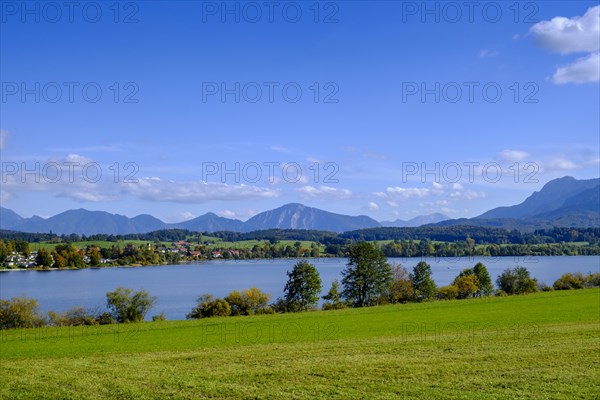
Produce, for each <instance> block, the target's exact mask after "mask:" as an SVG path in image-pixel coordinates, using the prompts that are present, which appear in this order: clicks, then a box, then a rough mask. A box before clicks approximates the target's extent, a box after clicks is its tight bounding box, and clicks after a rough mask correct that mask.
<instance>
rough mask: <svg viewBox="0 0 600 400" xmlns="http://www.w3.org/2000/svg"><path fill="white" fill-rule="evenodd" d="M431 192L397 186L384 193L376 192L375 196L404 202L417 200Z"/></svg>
mask: <svg viewBox="0 0 600 400" xmlns="http://www.w3.org/2000/svg"><path fill="white" fill-rule="evenodd" d="M430 192H431V190H430V189H427V188H403V187H399V186H395V187H388V188H387V189H385V192H376V193H375V195H376V196H378V197H381V198H384V199H386V198H394V199H400V200H406V199H410V198H419V197H425V196H427V195H429V194H430ZM392 201H395V200H392Z"/></svg>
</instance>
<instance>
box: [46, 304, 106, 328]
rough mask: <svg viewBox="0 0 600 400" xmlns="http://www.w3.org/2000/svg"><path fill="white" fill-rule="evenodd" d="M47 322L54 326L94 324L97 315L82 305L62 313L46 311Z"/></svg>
mask: <svg viewBox="0 0 600 400" xmlns="http://www.w3.org/2000/svg"><path fill="white" fill-rule="evenodd" d="M48 319H49V324H50V325H54V326H81V325H96V324H97V323H98V321H97V317H96V316H95V315H93V313H92V312H88V311H86V309H85V308H83V307H73V308H71V309H69V310H67V311H65V312H64V313H56V312H54V311H50V312H48Z"/></svg>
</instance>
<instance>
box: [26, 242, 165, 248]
mask: <svg viewBox="0 0 600 400" xmlns="http://www.w3.org/2000/svg"><path fill="white" fill-rule="evenodd" d="M148 243H153V242H152V241H149V240H119V241H117V242H108V241H103V240H89V241H85V242H72V243H71V244H72V245H73V246H75V247H77V248H78V249H85V248H86V247H88V246H90V245H96V246H98V247H100V248H101V249H110V248H112V247H113V246H115V245H117V246H120V247H121V248H123V247H125V246H127V245H128V244H133V245H134V246H136V247H138V246H140V245H146V244H148ZM57 244H60V243H51V242H39V243H31V244H30V250H33V251H37V250H39V249H46V250H48V251H52V250H54V248H55V247H56V245H57ZM161 244H162V245H163V246H167V247H170V246H171V243H170V242H161Z"/></svg>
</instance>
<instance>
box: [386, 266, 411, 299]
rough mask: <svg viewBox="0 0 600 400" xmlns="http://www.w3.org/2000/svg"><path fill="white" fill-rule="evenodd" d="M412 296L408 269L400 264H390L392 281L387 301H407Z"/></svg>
mask: <svg viewBox="0 0 600 400" xmlns="http://www.w3.org/2000/svg"><path fill="white" fill-rule="evenodd" d="M413 298H414V290H413V286H412V281H411V280H410V276H409V274H408V270H407V269H406V268H405V267H403V266H402V265H397V264H394V265H392V283H391V286H390V296H389V301H390V303H392V304H395V303H408V302H409V301H412V300H413Z"/></svg>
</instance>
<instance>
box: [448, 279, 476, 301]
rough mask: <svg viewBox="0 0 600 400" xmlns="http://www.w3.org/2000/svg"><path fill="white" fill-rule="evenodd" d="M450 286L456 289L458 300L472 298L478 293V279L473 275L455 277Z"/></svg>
mask: <svg viewBox="0 0 600 400" xmlns="http://www.w3.org/2000/svg"><path fill="white" fill-rule="evenodd" d="M452 286H456V288H457V289H458V298H459V299H466V298H468V297H473V296H475V294H476V293H477V292H478V291H479V279H477V277H476V276H475V275H462V276H458V277H456V279H454V282H452Z"/></svg>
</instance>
